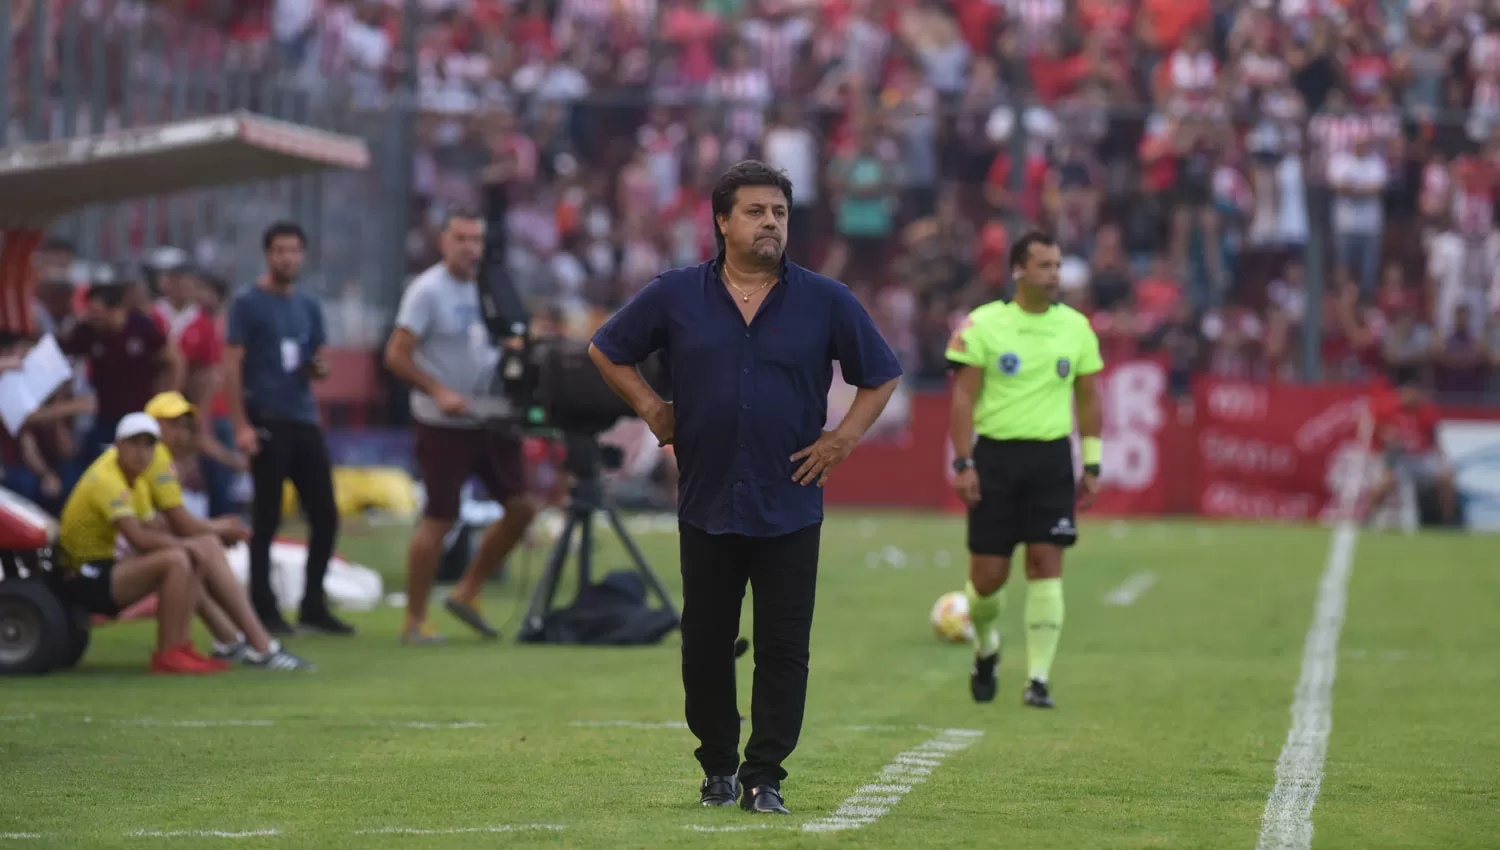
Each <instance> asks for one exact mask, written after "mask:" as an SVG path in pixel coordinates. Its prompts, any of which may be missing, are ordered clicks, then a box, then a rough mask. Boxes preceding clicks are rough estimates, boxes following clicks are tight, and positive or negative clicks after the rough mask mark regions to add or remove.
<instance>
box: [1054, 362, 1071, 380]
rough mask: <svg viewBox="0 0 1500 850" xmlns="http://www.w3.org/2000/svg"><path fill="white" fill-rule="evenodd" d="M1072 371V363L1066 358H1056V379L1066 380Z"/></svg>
mask: <svg viewBox="0 0 1500 850" xmlns="http://www.w3.org/2000/svg"><path fill="white" fill-rule="evenodd" d="M1072 371H1073V361H1071V360H1069V359H1068V358H1066V357H1059V358H1057V377H1059V378H1066V377H1068V373H1070V372H1072Z"/></svg>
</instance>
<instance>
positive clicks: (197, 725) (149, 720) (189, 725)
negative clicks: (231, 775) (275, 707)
mask: <svg viewBox="0 0 1500 850" xmlns="http://www.w3.org/2000/svg"><path fill="white" fill-rule="evenodd" d="M83 722H84V723H92V722H94V719H93V718H92V717H85V718H83ZM109 722H111V723H115V724H118V725H120V726H175V727H177V728H181V729H211V728H215V727H219V726H257V727H258V726H275V725H276V721H274V720H157V719H156V718H153V717H124V718H120V719H117V720H111V721H109Z"/></svg>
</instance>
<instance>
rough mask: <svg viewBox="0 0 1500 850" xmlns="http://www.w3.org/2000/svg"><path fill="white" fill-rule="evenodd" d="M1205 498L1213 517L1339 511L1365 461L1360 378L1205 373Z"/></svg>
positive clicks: (1200, 436) (1201, 453)
mask: <svg viewBox="0 0 1500 850" xmlns="http://www.w3.org/2000/svg"><path fill="white" fill-rule="evenodd" d="M1194 396H1195V402H1196V404H1195V407H1196V411H1197V417H1198V421H1197V428H1196V433H1195V434H1194V441H1195V445H1194V449H1195V451H1196V454H1197V458H1198V463H1199V469H1198V476H1197V477H1198V488H1197V489H1198V501H1197V504H1196V505H1195V511H1194V513H1197V514H1199V515H1201V516H1206V517H1234V518H1240V519H1264V520H1309V519H1316V518H1319V517H1323V516H1327V515H1330V514H1332V513H1333V510H1334V507H1335V502H1336V499H1337V496H1336V494H1337V493H1338V492H1339V491H1340V489H1341V485H1342V484H1343V483H1344V482H1345V481H1346V480H1347V478H1348V476H1351V475H1358V474H1359V470H1360V469H1361V468H1362V463H1361V460H1360V458H1361V451H1360V449H1359V447H1358V445H1357V443H1356V432H1357V430H1358V426H1359V420H1360V417H1361V415H1362V414H1363V412H1364V410H1365V409H1366V406H1367V398H1368V390H1367V388H1365V387H1359V386H1296V385H1289V384H1267V383H1259V382H1250V381H1237V380H1230V379H1224V378H1211V377H1207V378H1203V379H1201V380H1199V381H1198V382H1197V383H1196V385H1195V386H1194Z"/></svg>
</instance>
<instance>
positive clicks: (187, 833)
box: [0, 823, 567, 841]
mask: <svg viewBox="0 0 1500 850" xmlns="http://www.w3.org/2000/svg"><path fill="white" fill-rule="evenodd" d="M566 828H567V827H564V826H561V825H559V824H555V823H524V824H507V825H498V826H460V827H452V828H449V829H418V828H415V827H405V826H383V827H379V828H377V829H360V830H355V832H354V834H355V835H462V834H465V833H475V832H536V831H541V830H547V831H552V832H556V831H559V830H562V829H566ZM281 834H282V833H281V830H279V829H249V830H241V831H230V830H222V829H172V830H161V829H136V830H132V831H130V832H127V833H125V837H126V838H275V837H276V836H279V835H281ZM42 837H43V835H42V833H40V832H0V841H5V840H23V839H35V838H42Z"/></svg>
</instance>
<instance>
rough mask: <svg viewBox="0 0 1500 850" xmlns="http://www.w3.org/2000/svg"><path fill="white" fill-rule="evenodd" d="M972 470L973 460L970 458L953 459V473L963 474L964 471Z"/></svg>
mask: <svg viewBox="0 0 1500 850" xmlns="http://www.w3.org/2000/svg"><path fill="white" fill-rule="evenodd" d="M973 468H974V458H971V457H956V458H954V459H953V471H954V472H963V471H964V470H968V469H973Z"/></svg>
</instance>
